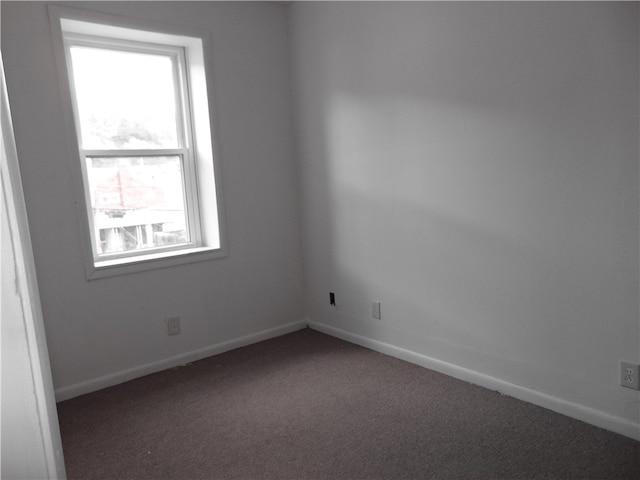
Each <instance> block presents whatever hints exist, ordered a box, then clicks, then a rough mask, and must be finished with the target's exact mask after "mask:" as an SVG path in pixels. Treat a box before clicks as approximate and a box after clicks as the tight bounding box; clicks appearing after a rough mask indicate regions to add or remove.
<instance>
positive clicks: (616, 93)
mask: <svg viewBox="0 0 640 480" xmlns="http://www.w3.org/2000/svg"><path fill="white" fill-rule="evenodd" d="M292 10H293V13H292V32H293V33H292V42H291V43H292V46H293V52H294V53H293V57H292V58H293V65H294V72H295V77H294V78H295V83H294V84H295V86H296V88H295V89H296V92H297V96H296V102H297V124H296V128H297V129H298V131H299V134H300V137H299V145H300V148H299V150H300V152H299V153H300V163H301V165H300V183H301V185H300V191H301V197H302V199H301V200H302V222H303V225H302V232H303V245H304V262H305V281H306V285H307V308H308V315H309V317H310V319H311V320H312V321H314V322H318V324H319V325H320V326H323V328H324V329H326V330H328V331H332V332H333V333H338V334H343V335H344V334H345V332H346V333H347V334H348V335H346V336H347V337H348V338H350V339H356V340H358V339H360V340H363V339H364V340H367V339H368V340H374V341H378V342H383V343H385V344H388V345H391V346H393V347H399V348H400V349H404V351H407V350H408V351H410V352H412V353H413V354H417V356H416V355H414V357H415V358H418V357H423V358H429V359H431V360H432V362H431V363H432V364H433V365H434V366H438V365H439V366H440V367H441V368H442V369H443V370H446V371H450V372H458V373H460V374H461V376H464V375H462V373H463V372H465V370H464V369H468V370H471V371H472V373H471V374H470V375H469V372H468V371H467V372H466V374H467V375H466V378H468V379H472V380H476V381H478V382H480V383H483V382H484V383H485V384H488V385H494V386H500V385H501V386H502V387H505V388H506V386H509V385H512V386H518V389H519V392H520V394H521V395H522V396H523V397H525V398H528V399H530V400H533V401H536V402H538V403H541V404H545V405H547V406H555V407H556V408H558V409H559V410H562V411H564V412H565V413H570V414H575V415H576V416H582V417H583V418H588V419H590V420H591V421H594V422H596V423H600V424H602V425H606V426H608V427H611V428H614V429H617V430H619V431H621V432H623V433H626V434H628V435H631V436H635V437H636V438H640V428H639V426H640V421H639V412H640V401H639V395H638V392H637V391H633V390H629V389H624V388H622V387H620V386H619V385H618V382H619V377H618V376H619V360H620V359H628V360H629V361H635V362H637V361H640V343H639V339H640V324H639V312H638V304H639V298H638V291H639V282H638V265H639V264H638V247H639V238H638V237H639V235H638V217H639V209H638V97H639V95H638V87H639V83H638V6H637V4H635V3H606V4H585V3H573V2H569V3H560V4H551V3H520V2H514V3H502V2H496V3H483V2H478V3H475V2H472V3H455V2H452V3H449V2H442V3H403V4H398V3H391V2H383V3H357V2H353V3H350V2H347V3H340V2H338V3H335V2H331V3H324V2H310V3H306V2H302V3H295V4H294V5H293V7H292ZM329 291H335V292H336V298H337V307H336V308H333V307H330V306H329V302H328V292H329ZM373 299H376V300H379V301H381V302H382V320H380V321H378V320H374V319H372V318H371V310H370V309H371V307H370V301H371V300H373ZM355 335H357V336H355ZM364 343H367V341H365V342H364ZM368 343H369V344H372V345H374V346H375V345H376V344H375V342H368ZM377 345H378V346H380V345H381V344H377ZM398 351H400V350H398ZM427 363H428V362H427ZM452 367H453V368H452ZM458 367H461V368H458ZM483 379H484V380H483ZM520 387H524V388H520ZM506 389H507V390H509V389H508V388H506ZM518 389H516V390H518ZM512 390H513V389H512Z"/></svg>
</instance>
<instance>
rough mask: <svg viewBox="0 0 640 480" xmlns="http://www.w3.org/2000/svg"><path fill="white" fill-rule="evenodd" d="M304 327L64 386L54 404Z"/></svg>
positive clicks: (284, 328) (285, 327) (283, 329)
mask: <svg viewBox="0 0 640 480" xmlns="http://www.w3.org/2000/svg"><path fill="white" fill-rule="evenodd" d="M306 326H307V322H306V321H303V320H300V321H297V322H292V323H288V324H286V325H282V326H279V327H275V328H270V329H267V330H262V331H260V332H256V333H252V334H250V335H245V336H243V337H239V338H236V339H233V340H228V341H226V342H221V343H216V344H214V345H210V346H207V347H205V348H201V349H198V350H193V351H191V352H186V353H182V354H180V355H176V356H173V357H170V358H165V359H162V360H159V361H157V362H152V363H147V364H144V365H140V366H139V367H134V368H131V369H128V370H122V371H119V372H116V373H111V374H109V375H104V376H102V377H99V378H95V379H92V380H88V381H86V382H80V383H76V384H73V385H70V386H67V387H62V388H59V389H56V390H55V396H56V402H61V401H63V400H68V399H70V398H73V397H77V396H80V395H84V394H85V393H90V392H95V391H97V390H101V389H103V388H106V387H111V386H113V385H117V384H119V383H124V382H127V381H129V380H133V379H134V378H138V377H143V376H145V375H149V374H151V373H156V372H160V371H162V370H167V369H169V368H173V367H176V366H179V365H184V364H186V363H190V362H195V361H197V360H202V359H203V358H207V357H210V356H212V355H217V354H219V353H223V352H228V351H229V350H234V349H236V348H240V347H244V346H247V345H251V344H252V343H257V342H261V341H263V340H268V339H270V338H274V337H279V336H281V335H286V334H287V333H291V332H295V331H296V330H301V329H303V328H305V327H306Z"/></svg>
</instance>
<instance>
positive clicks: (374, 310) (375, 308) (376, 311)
mask: <svg viewBox="0 0 640 480" xmlns="http://www.w3.org/2000/svg"><path fill="white" fill-rule="evenodd" d="M371 316H372V317H373V318H377V319H378V320H380V318H382V317H381V315H380V302H376V301H373V302H371Z"/></svg>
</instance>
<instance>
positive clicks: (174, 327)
mask: <svg viewBox="0 0 640 480" xmlns="http://www.w3.org/2000/svg"><path fill="white" fill-rule="evenodd" d="M167 333H168V334H169V335H178V334H179V333H180V317H173V318H170V319H168V320H167Z"/></svg>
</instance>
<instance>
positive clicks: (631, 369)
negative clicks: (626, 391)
mask: <svg viewBox="0 0 640 480" xmlns="http://www.w3.org/2000/svg"><path fill="white" fill-rule="evenodd" d="M639 371H640V365H638V364H637V363H629V362H622V361H621V362H620V385H622V386H623V387H627V388H633V389H634V390H640V383H639V381H638V380H639V377H638V372H639Z"/></svg>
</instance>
